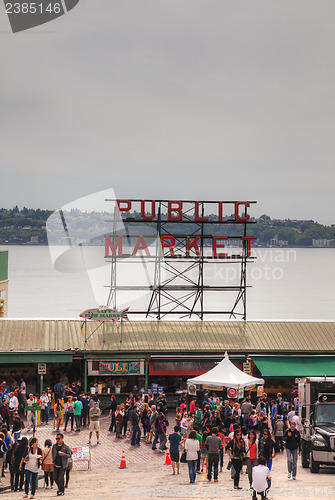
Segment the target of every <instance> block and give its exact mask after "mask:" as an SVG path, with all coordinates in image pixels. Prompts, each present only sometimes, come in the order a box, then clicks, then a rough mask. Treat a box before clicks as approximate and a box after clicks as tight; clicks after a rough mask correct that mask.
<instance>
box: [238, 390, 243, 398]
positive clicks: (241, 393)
mask: <svg viewBox="0 0 335 500" xmlns="http://www.w3.org/2000/svg"><path fill="white" fill-rule="evenodd" d="M243 398H244V389H243V387H242V388H241V389H239V390H238V399H243Z"/></svg>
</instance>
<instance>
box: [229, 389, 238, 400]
mask: <svg viewBox="0 0 335 500" xmlns="http://www.w3.org/2000/svg"><path fill="white" fill-rule="evenodd" d="M227 394H228V397H229V398H232V399H235V398H237V389H233V388H232V387H229V388H228V390H227Z"/></svg>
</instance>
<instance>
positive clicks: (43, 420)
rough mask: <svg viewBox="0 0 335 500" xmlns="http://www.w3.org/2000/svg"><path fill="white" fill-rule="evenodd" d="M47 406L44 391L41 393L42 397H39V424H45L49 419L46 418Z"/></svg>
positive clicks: (46, 396) (47, 400) (46, 397)
mask: <svg viewBox="0 0 335 500" xmlns="http://www.w3.org/2000/svg"><path fill="white" fill-rule="evenodd" d="M48 404H49V396H48V395H47V394H46V392H45V391H42V396H41V424H44V423H45V424H47V423H48V420H49V417H48Z"/></svg>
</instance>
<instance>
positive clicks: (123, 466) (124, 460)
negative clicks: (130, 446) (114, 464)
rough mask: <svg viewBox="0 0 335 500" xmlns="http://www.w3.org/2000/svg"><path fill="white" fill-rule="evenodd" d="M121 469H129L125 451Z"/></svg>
mask: <svg viewBox="0 0 335 500" xmlns="http://www.w3.org/2000/svg"><path fill="white" fill-rule="evenodd" d="M119 469H128V467H127V464H126V457H125V454H124V450H123V452H122V458H121V462H120V467H119Z"/></svg>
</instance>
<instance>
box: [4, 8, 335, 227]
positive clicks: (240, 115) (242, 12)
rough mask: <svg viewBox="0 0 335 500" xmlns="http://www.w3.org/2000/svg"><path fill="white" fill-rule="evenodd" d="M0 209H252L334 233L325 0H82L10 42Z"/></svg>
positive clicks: (330, 24)
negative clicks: (137, 205) (181, 202)
mask: <svg viewBox="0 0 335 500" xmlns="http://www.w3.org/2000/svg"><path fill="white" fill-rule="evenodd" d="M0 9H1V10H0V43H1V52H0V62H1V79H0V99H1V102H0V106H1V107H0V109H1V114H0V127H1V180H0V206H4V207H11V206H13V205H16V204H18V205H19V206H20V207H22V206H23V205H26V206H29V207H34V208H38V207H40V208H50V209H53V208H57V207H60V206H61V205H63V204H65V203H68V202H70V201H71V200H74V199H76V198H79V197H81V196H84V195H87V194H90V193H92V192H94V191H98V190H102V189H105V188H109V187H112V188H114V190H115V193H116V195H117V196H118V197H136V198H156V199H159V198H168V199H170V198H171V199H178V198H180V199H192V198H194V199H199V200H201V199H221V200H224V199H241V200H243V199H251V200H257V201H258V206H257V208H256V209H254V210H253V214H254V215H260V214H261V213H264V212H265V213H267V214H269V215H270V216H272V217H280V218H287V217H290V218H306V219H309V218H313V219H314V220H318V221H319V222H321V223H325V224H331V223H335V214H334V209H333V191H334V175H335V174H334V168H333V163H334V148H335V141H334V123H335V117H334V108H335V104H334V88H335V87H334V80H335V78H334V77H335V65H334V54H333V52H334V46H335V30H334V14H335V3H334V1H333V0H322V1H321V2H320V1H319V0H313V1H311V0H280V1H279V0H234V1H231V0H201V1H199V0H173V1H171V0H164V1H163V0H122V1H120V0H119V1H114V0H80V3H79V4H78V6H77V7H76V8H75V9H73V10H72V11H71V12H69V13H68V14H67V15H65V16H63V17H61V18H59V19H57V20H56V21H53V22H52V23H49V24H47V25H44V26H43V27H40V28H37V29H34V30H30V31H29V32H23V33H19V34H15V35H13V34H11V32H10V31H9V22H8V19H7V17H6V15H5V12H4V6H3V4H1V7H0Z"/></svg>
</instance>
